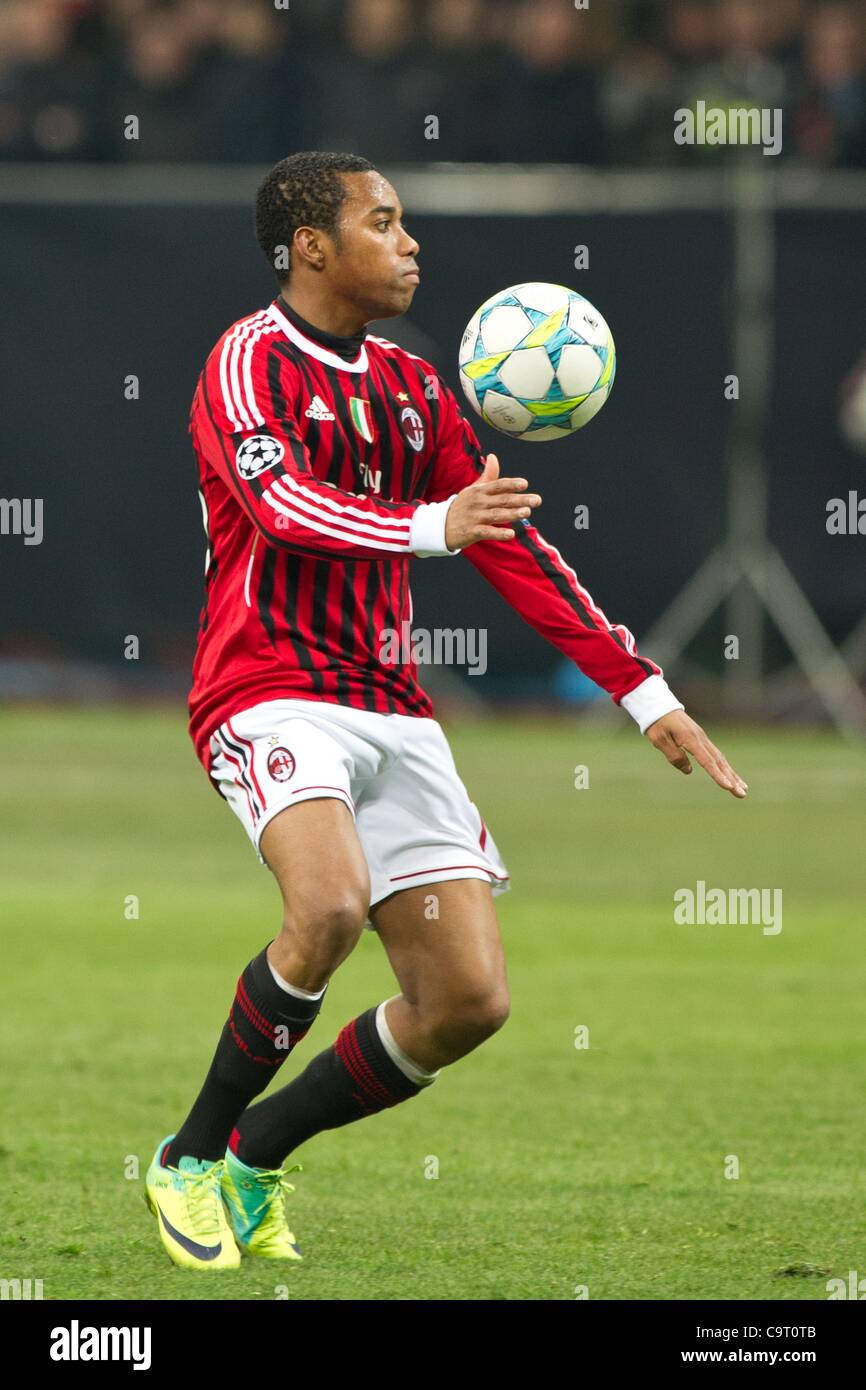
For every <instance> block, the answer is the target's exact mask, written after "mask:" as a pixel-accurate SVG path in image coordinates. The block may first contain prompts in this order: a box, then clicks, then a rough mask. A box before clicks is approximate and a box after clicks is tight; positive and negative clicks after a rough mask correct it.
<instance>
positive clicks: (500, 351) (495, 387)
mask: <svg viewBox="0 0 866 1390" xmlns="http://www.w3.org/2000/svg"><path fill="white" fill-rule="evenodd" d="M459 365H460V383H461V385H462V387H463V391H464V394H465V396H466V399H467V400H468V402H469V404H470V405H471V406H472V409H473V410H474V411H475V412H476V414H478V415H480V416H481V418H482V420H486V421H487V423H488V425H492V426H493V428H494V429H496V430H500V431H501V432H502V433H503V434H508V435H511V437H512V438H513V439H533V440H543V439H562V438H565V437H566V436H567V435H570V434H573V433H574V431H575V430H579V429H580V428H581V427H582V426H583V425H585V424H586V423H587V422H588V421H589V420H591V419H592V417H593V416H594V415H597V414H598V412H599V411H600V410H601V407H602V406H603V405H604V403H605V401H606V400H607V398H608V396H609V395H610V389H611V387H612V386H613V379H614V374H615V372H616V349H615V348H614V343H613V337H612V335H611V331H610V329H609V328H608V325H607V322H606V321H605V319H604V318H603V317H602V316H601V314H600V313H599V312H598V310H597V309H596V308H594V306H593V305H592V304H590V302H589V300H588V299H584V297H583V295H582V294H577V293H576V292H575V291H574V290H570V289H568V288H567V287H566V286H565V285H548V284H543V283H540V282H530V283H528V284H524V285H512V286H511V287H510V289H507V290H501V291H500V293H499V294H494V295H492V296H491V298H490V299H487V300H485V302H484V303H483V304H482V305H481V308H480V309H478V310H477V312H476V313H474V314H473V315H472V318H471V319H470V320H469V323H468V324H467V325H466V331H465V333H464V334H463V337H462V339H461V342H460V355H459Z"/></svg>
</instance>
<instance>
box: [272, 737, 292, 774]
mask: <svg viewBox="0 0 866 1390" xmlns="http://www.w3.org/2000/svg"><path fill="white" fill-rule="evenodd" d="M294 771H295V760H294V758H293V757H292V755H291V753H290V752H289V750H288V748H283V747H282V745H280V746H279V747H277V748H272V749H271V751H270V753H269V754H268V772H269V773H270V774H271V776H272V777H273V779H274V781H275V782H288V780H289V778H290V777H291V776H292V775H293V774H294Z"/></svg>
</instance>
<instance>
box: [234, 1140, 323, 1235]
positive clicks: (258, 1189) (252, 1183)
mask: <svg viewBox="0 0 866 1390" xmlns="http://www.w3.org/2000/svg"><path fill="white" fill-rule="evenodd" d="M302 1171H303V1170H302V1168H301V1165H300V1163H296V1164H294V1165H293V1167H291V1168H250V1167H249V1166H248V1165H247V1164H246V1163H241V1161H240V1159H239V1158H236V1157H235V1155H234V1154H233V1153H232V1152H231V1150H230V1149H227V1150H226V1156H225V1162H224V1164H223V1172H222V1194H223V1201H224V1202H225V1204H226V1208H227V1210H228V1213H229V1217H230V1218H231V1223H232V1226H233V1228H234V1233H235V1237H236V1239H237V1243H238V1245H239V1246H240V1248H241V1253H242V1254H244V1255H261V1256H263V1257H264V1258H265V1259H266V1260H301V1259H303V1255H302V1254H301V1250H300V1246H299V1245H298V1243H297V1241H296V1240H295V1237H294V1235H293V1234H292V1232H291V1231H290V1230H289V1223H288V1219H287V1217H286V1195H287V1194H288V1193H289V1192H294V1190H295V1189H294V1185H293V1184H292V1183H290V1182H287V1181H286V1174H287V1173H300V1172H302Z"/></svg>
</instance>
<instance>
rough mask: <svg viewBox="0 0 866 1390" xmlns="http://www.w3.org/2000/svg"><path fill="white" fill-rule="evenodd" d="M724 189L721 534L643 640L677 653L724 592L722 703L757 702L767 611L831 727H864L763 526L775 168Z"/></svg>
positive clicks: (670, 657)
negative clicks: (728, 271)
mask: <svg viewBox="0 0 866 1390" xmlns="http://www.w3.org/2000/svg"><path fill="white" fill-rule="evenodd" d="M751 154H752V152H751V151H749V152H748V155H751ZM731 193H732V202H731V205H732V210H733V216H734V269H733V279H734V286H733V288H734V295H733V305H734V314H733V363H734V365H735V367H736V374H737V376H738V378H739V380H740V382H741V383H744V387H743V390H742V394H741V398H740V399H739V401H738V404H737V407H736V409H735V410H734V411H733V412H732V416H731V427H730V430H729V434H728V447H727V453H728V534H727V536H726V537H725V539H724V540H723V541H722V542H721V543H720V544H719V545H718V546H716V548H715V549H714V550H712V551H711V552H710V554H709V555H708V556H707V558H706V560H705V561H704V562H703V564H702V565H701V566H700V568H699V569H698V570H697V572H696V573H695V574H694V575H693V576H692V578H691V579H690V580H689V582H688V583H687V584H686V585H685V587H684V588H683V589H682V590H681V591H680V593H679V594H678V595H677V597H676V598H675V599H674V600H673V602H672V603H671V604H670V605H669V607H668V608H667V610H666V611H665V612H664V613H663V615H662V616H661V618H659V619H658V621H657V622H656V623H655V624H654V625H653V627H652V628H651V629H650V631H649V632H648V633H647V634H646V635H645V637H644V638H643V645H644V646H645V648H646V650H647V651H650V652H652V653H653V655H654V657H655V658H656V659H657V660H658V661H659V662H660V663H661V664H662V665H663V666H664V665H669V664H671V663H673V662H675V661H676V660H677V659H678V658H679V657H680V656H681V655H682V653H683V652H684V650H685V648H686V647H687V646H688V644H689V642H690V641H691V640H692V639H693V637H695V635H696V634H697V633H698V632H699V631H700V629H701V628H702V627H703V625H704V623H705V622H706V621H707V620H708V619H709V617H710V616H711V614H712V613H713V612H714V611H715V610H716V608H718V607H719V605H720V604H721V603H723V602H725V601H726V621H727V625H728V626H727V630H728V632H729V633H730V634H732V635H735V636H736V637H737V638H738V639H739V654H738V658H737V659H736V660H732V661H731V662H730V664H729V671H728V673H727V679H726V704H727V705H728V708H729V710H730V711H731V712H732V713H737V714H741V715H742V714H749V713H754V712H757V711H759V710H760V709H761V707H762V704H763V689H762V687H763V672H764V654H763V640H764V627H763V616H764V612H765V611H766V613H767V615H768V616H769V617H770V618H772V620H773V621H774V622H775V624H776V626H777V628H778V629H779V631H780V633H781V634H782V636H783V637H784V638H785V641H786V642H787V643H788V646H789V648H790V650H791V652H792V654H793V656H794V659H795V662H796V663H797V665H798V666H799V667H800V669H801V670H802V672H803V673H804V675H805V676H806V678H807V680H808V681H809V683H810V684H811V685H812V687H813V689H814V690H815V692H816V693H817V695H818V696H819V697H820V699H821V700H822V701H823V703H824V705H825V706H826V708H827V711H828V713H829V714H830V716H831V718H832V720H833V722H834V723H835V725H836V727H837V728H838V729H839V730H840V732H841V733H843V734H846V735H851V736H862V735H863V734H864V733H866V698H864V695H863V692H862V691H861V689H860V687H859V685H858V683H857V680H856V678H855V675H854V672H853V670H852V669H851V667H850V666H849V665H848V663H847V662H846V660H845V659H844V657H843V656H842V654H841V653H840V652H839V651H837V649H836V647H835V646H834V644H833V642H832V640H831V638H830V636H829V635H828V633H827V632H826V630H825V628H824V626H823V624H822V622H821V620H820V618H819V617H818V615H817V613H816V612H815V610H814V608H813V607H812V605H811V603H810V602H809V600H808V598H807V597H806V595H805V594H804V592H803V590H802V589H801V587H800V585H799V584H798V582H797V580H796V579H795V578H794V575H793V574H792V573H791V571H790V569H789V568H788V566H787V564H786V563H785V560H784V559H783V557H782V555H781V554H780V553H779V551H778V550H777V549H776V547H775V546H774V545H773V544H772V542H771V541H770V539H769V537H768V534H767V469H766V463H765V459H764V455H763V451H762V449H761V445H760V440H761V438H762V437H763V429H764V423H765V420H766V415H767V410H768V404H769V396H770V386H771V379H770V372H771V367H770V364H771V362H772V348H773V309H772V290H773V284H774V278H775V218H774V213H775V210H776V206H777V200H778V176H777V175H776V174H775V173H773V172H771V171H766V170H765V169H762V168H760V167H758V166H756V165H755V162H754V159H753V158H749V157H747V158H746V159H744V160H743V161H742V163H740V164H739V165H738V166H737V167H736V168H735V169H734V170H733V171H732V177H731ZM852 654H853V653H852Z"/></svg>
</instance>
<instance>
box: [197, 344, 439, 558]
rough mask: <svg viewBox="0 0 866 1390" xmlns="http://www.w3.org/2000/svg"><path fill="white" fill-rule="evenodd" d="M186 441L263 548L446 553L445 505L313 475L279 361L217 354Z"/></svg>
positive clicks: (201, 385)
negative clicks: (373, 492) (389, 496)
mask: <svg viewBox="0 0 866 1390" xmlns="http://www.w3.org/2000/svg"><path fill="white" fill-rule="evenodd" d="M190 431H191V433H192V435H193V442H194V444H195V446H196V448H197V450H198V451H199V453H200V454H201V455H202V456H203V457H204V459H205V460H206V462H207V463H208V464H209V465H210V466H211V467H212V469H213V470H214V472H215V473H216V474H217V475H218V476H219V477H220V478H221V480H222V481H223V483H224V484H225V485H226V487H227V488H228V490H229V492H230V493H231V495H232V496H233V497H234V498H235V499H236V500H237V502H238V503H239V504H240V506H241V507H242V508H243V509H244V511H245V512H246V513H247V515H248V516H249V518H250V520H251V521H252V523H253V525H254V526H255V527H256V530H257V531H258V532H259V533H260V534H261V536H262V537H263V539H264V540H265V541H266V542H267V543H268V545H271V546H275V547H277V548H281V549H286V550H292V551H296V552H300V553H302V554H308V555H310V554H311V555H321V556H334V557H339V558H344V559H350V558H351V559H367V560H375V559H381V558H382V557H383V556H384V555H386V554H405V555H408V554H416V555H447V554H448V553H449V552H448V550H447V548H446V546H445V513H446V511H447V506H443V505H439V504H436V503H433V502H425V501H423V500H421V499H416V500H414V501H410V502H392V501H389V500H386V499H382V498H378V497H375V498H374V497H369V496H367V495H366V494H365V493H355V492H347V491H345V490H344V489H343V488H339V487H336V486H335V485H334V484H332V483H328V482H325V481H323V480H322V479H320V478H317V477H316V476H315V474H314V472H313V469H312V466H311V460H310V455H309V451H308V449H307V446H306V444H305V443H304V440H303V437H302V431H301V428H300V425H299V421H298V419H297V418H296V416H295V415H294V414H293V411H292V408H291V405H290V402H289V400H288V399H287V395H286V391H285V386H284V382H283V379H282V376H281V359H279V358H278V357H277V356H276V355H275V354H273V353H271V354H267V353H266V352H265V351H262V350H260V351H257V352H255V353H250V354H248V355H247V356H246V357H245V358H242V359H241V362H240V364H239V363H238V358H237V356H235V357H233V356H232V355H231V354H226V353H225V352H223V353H220V352H219V351H217V352H216V353H215V354H214V356H213V357H212V359H211V360H210V361H209V362H208V364H207V366H206V367H205V370H204V371H203V372H202V375H201V377H200V378H199V382H198V386H197V388H196V394H195V398H194V400H193V407H192V411H191V414H190Z"/></svg>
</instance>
